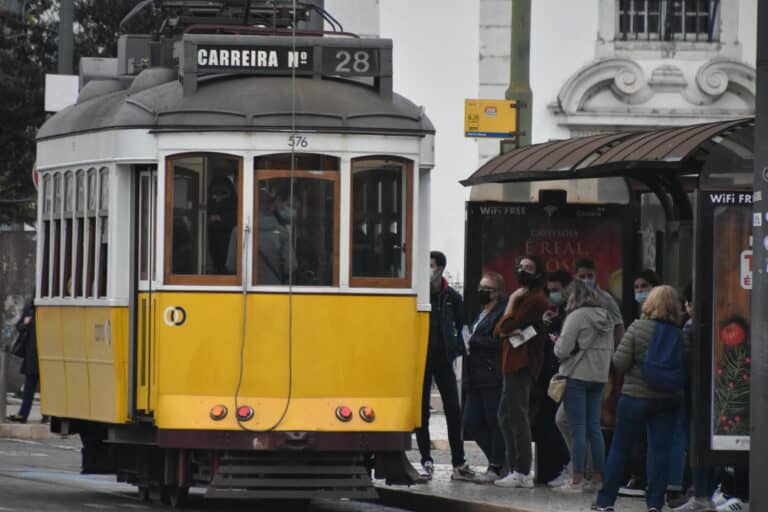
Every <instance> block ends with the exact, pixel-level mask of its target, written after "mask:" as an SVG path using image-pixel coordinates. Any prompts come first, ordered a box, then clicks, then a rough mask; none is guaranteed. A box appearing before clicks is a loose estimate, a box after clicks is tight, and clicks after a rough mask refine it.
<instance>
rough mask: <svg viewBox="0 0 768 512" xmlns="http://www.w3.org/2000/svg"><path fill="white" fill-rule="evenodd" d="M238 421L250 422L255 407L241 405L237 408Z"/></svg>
mask: <svg viewBox="0 0 768 512" xmlns="http://www.w3.org/2000/svg"><path fill="white" fill-rule="evenodd" d="M236 414H237V419H238V420H240V421H248V420H249V419H251V418H253V407H251V406H249V405H241V406H240V407H238V408H237V413H236Z"/></svg>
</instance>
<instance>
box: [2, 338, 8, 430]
mask: <svg viewBox="0 0 768 512" xmlns="http://www.w3.org/2000/svg"><path fill="white" fill-rule="evenodd" d="M7 375H8V344H7V343H3V344H1V345H0V423H3V422H4V421H5V415H6V411H7V409H8V404H7V402H6V398H7V396H8V384H7V381H6V379H7Z"/></svg>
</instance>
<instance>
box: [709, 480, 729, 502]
mask: <svg viewBox="0 0 768 512" xmlns="http://www.w3.org/2000/svg"><path fill="white" fill-rule="evenodd" d="M726 501H728V498H726V497H725V494H723V491H722V488H721V486H719V485H718V486H717V489H715V492H714V493H713V494H712V503H714V504H715V506H716V507H719V506H720V505H722V504H723V503H725V502H726Z"/></svg>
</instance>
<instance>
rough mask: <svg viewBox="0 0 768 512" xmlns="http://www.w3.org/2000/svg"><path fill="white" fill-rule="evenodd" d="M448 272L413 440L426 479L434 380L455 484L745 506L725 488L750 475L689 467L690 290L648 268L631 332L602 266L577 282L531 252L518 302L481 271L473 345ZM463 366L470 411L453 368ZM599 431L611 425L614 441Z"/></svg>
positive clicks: (684, 511) (706, 507)
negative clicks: (475, 464)
mask: <svg viewBox="0 0 768 512" xmlns="http://www.w3.org/2000/svg"><path fill="white" fill-rule="evenodd" d="M445 267H446V257H445V255H444V254H443V253H441V252H439V251H433V252H432V253H430V270H431V276H430V287H431V305H432V312H431V314H430V327H429V346H428V356H427V364H426V372H425V379H424V389H423V391H424V392H423V397H422V399H423V402H422V427H421V428H419V429H418V430H417V431H416V439H417V443H418V447H419V451H420V454H421V465H422V470H423V475H424V477H425V478H426V479H431V478H432V476H433V473H434V462H433V459H432V457H431V455H430V435H429V427H428V426H429V414H430V394H431V393H430V391H431V386H432V382H433V380H434V382H435V383H436V385H437V388H438V391H439V393H440V396H441V399H442V403H443V410H444V413H445V420H446V423H447V430H448V441H449V445H450V450H451V459H452V460H451V462H452V465H453V471H452V473H451V479H453V480H466V481H473V482H478V483H491V484H494V485H496V486H499V487H504V488H533V487H534V485H535V483H536V482H538V483H542V484H546V485H548V486H549V487H551V488H553V490H554V491H556V492H563V493H584V492H587V493H595V495H596V498H595V501H594V504H593V505H592V510H596V511H613V510H614V505H615V502H616V500H617V497H618V495H619V494H622V495H627V496H645V499H646V503H647V510H648V512H661V510H662V508H663V507H664V506H665V504H666V505H667V506H668V507H670V508H671V509H672V510H673V511H676V512H697V511H699V512H700V511H721V510H728V511H744V510H747V507H748V505H747V504H746V503H744V502H743V501H741V499H739V498H738V497H731V498H726V496H725V495H724V494H723V492H722V490H721V486H720V484H721V483H723V482H725V483H728V482H729V481H730V482H733V481H738V482H737V484H738V483H739V482H744V481H745V477H744V474H743V473H741V470H740V469H739V471H738V472H736V473H735V475H736V476H735V477H734V469H733V468H727V469H726V468H712V467H699V466H695V465H694V466H693V467H691V468H690V471H688V468H687V464H686V460H687V450H688V439H689V438H688V430H689V424H688V417H689V415H688V411H687V400H686V399H685V397H686V395H688V393H689V392H690V386H689V383H688V377H687V372H686V371H685V370H686V365H687V362H688V361H689V360H690V352H691V350H690V343H689V339H690V333H691V325H692V324H691V314H692V308H691V301H692V297H691V287H690V286H688V287H687V288H686V290H684V292H683V294H682V295H683V297H682V300H681V296H680V294H679V293H678V291H677V290H675V289H674V288H673V287H671V286H667V285H664V284H662V282H661V279H660V278H659V276H658V275H657V274H656V273H655V272H653V271H652V270H644V271H643V272H641V273H640V274H639V275H638V276H636V277H635V280H634V291H635V293H634V299H635V302H636V304H637V312H638V318H637V319H636V320H635V321H634V322H632V323H631V325H629V327H628V328H627V329H626V331H625V327H624V321H623V319H622V315H621V312H620V310H619V307H618V305H617V303H616V301H615V299H614V298H613V296H611V295H610V294H609V293H608V292H607V291H605V290H602V289H601V288H600V287H599V286H598V285H597V269H596V268H595V264H594V262H593V261H591V260H589V259H580V260H577V261H576V263H575V268H574V269H573V271H574V274H573V276H572V275H571V274H570V273H568V272H566V271H564V270H559V271H557V272H553V273H549V274H546V273H545V271H544V269H545V264H544V262H543V261H542V260H541V259H540V258H539V257H537V256H532V255H528V256H525V257H522V258H520V260H519V262H518V265H517V272H516V276H515V277H516V281H517V288H516V289H515V290H514V291H513V292H512V294H511V295H509V296H506V295H505V294H506V290H507V284H506V283H505V281H504V278H503V277H502V276H501V275H500V274H498V273H496V272H485V273H484V274H483V275H482V278H481V279H480V282H479V285H478V288H477V292H476V296H475V298H476V302H477V303H478V304H479V305H480V311H479V312H478V313H477V316H476V317H475V318H473V319H471V320H470V321H468V322H466V325H467V327H468V331H469V336H468V339H466V340H465V339H464V338H463V336H462V329H463V327H464V325H465V321H464V318H463V303H462V296H461V294H459V293H458V292H457V291H456V290H454V289H453V288H452V287H451V286H450V285H449V284H448V282H447V280H446V279H445V278H444V277H443V272H444V270H445ZM459 357H463V358H464V360H463V364H462V365H461V366H462V376H461V382H462V387H463V390H462V391H463V395H462V396H463V402H462V401H461V400H460V397H459V390H458V387H457V378H456V373H455V369H454V368H455V366H454V362H455V360H456V359H457V358H459ZM611 384H612V385H611ZM606 388H608V389H606ZM553 398H554V399H553ZM558 402H559V403H558ZM462 403H463V407H462ZM601 425H611V426H612V427H613V428H612V429H606V431H605V432H604V431H603V429H602V427H601ZM607 435H610V447H607V446H606V442H605V439H606V436H607ZM464 440H474V441H475V442H476V443H477V445H478V446H479V448H480V450H481V451H482V452H483V454H484V455H485V457H486V458H487V459H488V466H487V469H486V470H485V471H484V472H475V471H474V470H472V468H470V466H469V464H468V463H467V461H466V458H465V453H464V444H463V441H464ZM532 442H535V443H536V464H535V466H536V476H535V477H534V475H533V471H532V467H533V466H534V464H533V462H534V461H533V453H532V452H533V450H532V447H531V444H532ZM729 475H730V476H729ZM689 480H690V481H691V484H692V485H691V488H690V489H689V491H688V492H685V486H684V483H685V482H687V481H689ZM625 482H626V484H625ZM623 484H624V485H623ZM731 487H732V488H733V484H731ZM738 487H739V486H738V485H736V489H737V491H738V490H741V493H742V496H741V497H745V496H746V493H745V492H744V489H743V487H744V486H741V489H738ZM734 493H736V491H734Z"/></svg>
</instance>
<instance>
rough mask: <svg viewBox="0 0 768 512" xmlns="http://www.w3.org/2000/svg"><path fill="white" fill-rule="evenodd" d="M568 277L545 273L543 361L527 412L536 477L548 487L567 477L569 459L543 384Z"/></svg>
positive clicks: (552, 367) (552, 361)
mask: <svg viewBox="0 0 768 512" xmlns="http://www.w3.org/2000/svg"><path fill="white" fill-rule="evenodd" d="M571 280H572V278H571V274H569V273H568V272H566V271H565V270H557V271H555V272H552V273H550V274H548V275H547V292H548V295H549V307H548V308H547V311H546V312H544V316H543V320H544V325H545V326H546V328H547V338H546V339H545V340H544V342H545V348H544V365H543V366H542V369H541V375H540V376H539V379H538V380H537V381H536V383H535V385H534V388H533V393H534V399H533V402H534V403H535V404H537V406H536V407H535V408H532V413H531V414H532V417H531V423H532V434H533V442H534V443H536V464H535V467H536V481H537V482H539V483H546V484H547V485H548V486H550V487H558V486H560V485H563V484H566V483H567V482H568V480H569V477H568V470H567V469H566V466H567V465H568V463H569V461H570V459H571V456H570V448H569V446H568V445H566V441H565V440H564V438H563V435H562V434H561V433H560V431H559V430H558V428H557V425H556V424H555V411H556V410H557V403H555V402H554V401H553V400H552V399H551V398H549V395H548V394H547V388H548V386H549V380H550V379H551V378H552V376H553V375H554V374H555V373H557V370H558V367H559V366H560V364H559V362H558V360H557V358H556V357H555V353H554V347H555V341H557V337H558V336H559V335H560V330H561V329H562V327H563V322H564V321H565V288H566V287H567V286H568V285H569V284H570V283H571ZM563 416H565V413H563ZM568 442H570V438H569V440H568Z"/></svg>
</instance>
